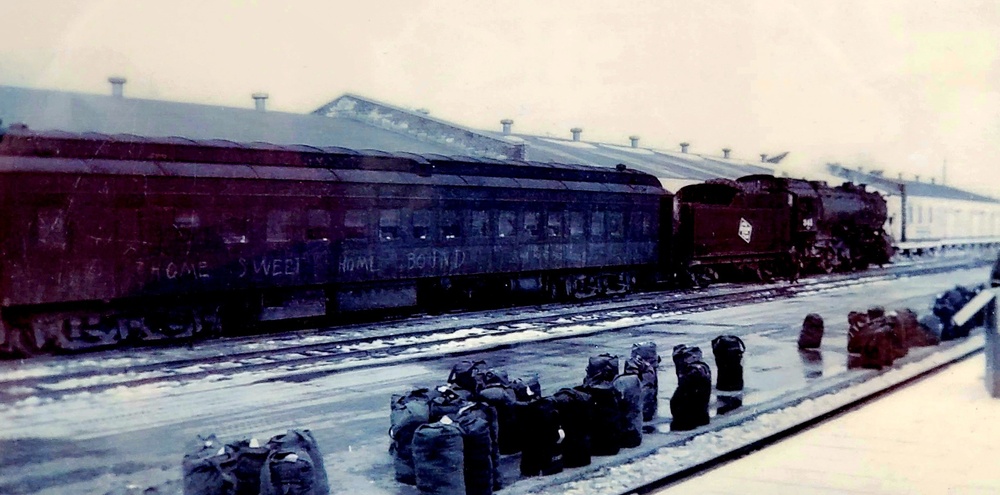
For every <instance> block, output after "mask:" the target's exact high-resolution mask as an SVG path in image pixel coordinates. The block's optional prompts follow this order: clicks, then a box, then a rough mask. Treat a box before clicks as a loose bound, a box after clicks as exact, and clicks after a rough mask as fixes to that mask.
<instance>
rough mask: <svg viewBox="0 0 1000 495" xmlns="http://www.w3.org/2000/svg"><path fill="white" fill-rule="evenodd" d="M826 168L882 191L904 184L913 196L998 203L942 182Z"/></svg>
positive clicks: (896, 188) (847, 178)
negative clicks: (936, 182) (893, 177)
mask: <svg viewBox="0 0 1000 495" xmlns="http://www.w3.org/2000/svg"><path fill="white" fill-rule="evenodd" d="M827 170H829V171H830V173H831V174H833V175H835V176H837V177H841V178H843V179H844V180H849V181H851V182H855V183H858V184H868V185H869V186H871V187H874V188H876V189H879V190H881V191H883V192H886V193H889V194H893V193H898V192H899V190H900V188H899V186H900V185H903V186H906V194H907V195H908V196H914V197H926V198H939V199H954V200H958V201H978V202H983V203H998V202H1000V200H997V199H996V198H991V197H988V196H983V195H980V194H976V193H971V192H969V191H963V190H961V189H957V188H954V187H951V186H948V185H944V184H935V183H933V182H930V183H928V182H920V181H915V180H906V179H902V178H898V179H892V178H888V177H884V176H882V174H879V173H874V174H873V173H870V172H864V171H862V170H856V169H850V168H847V167H844V166H842V165H839V164H835V163H831V164H828V165H827Z"/></svg>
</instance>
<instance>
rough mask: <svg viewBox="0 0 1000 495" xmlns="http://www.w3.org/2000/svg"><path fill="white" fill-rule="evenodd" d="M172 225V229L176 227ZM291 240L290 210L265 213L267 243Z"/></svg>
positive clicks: (175, 224)
mask: <svg viewBox="0 0 1000 495" xmlns="http://www.w3.org/2000/svg"><path fill="white" fill-rule="evenodd" d="M177 225H178V224H177V223H174V227H177ZM290 240H292V212H291V210H271V211H269V212H267V242H287V241H290Z"/></svg>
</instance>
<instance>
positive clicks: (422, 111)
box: [417, 108, 431, 115]
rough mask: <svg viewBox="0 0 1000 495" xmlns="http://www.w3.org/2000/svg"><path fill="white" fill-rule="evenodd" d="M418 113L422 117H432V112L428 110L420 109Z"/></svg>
mask: <svg viewBox="0 0 1000 495" xmlns="http://www.w3.org/2000/svg"><path fill="white" fill-rule="evenodd" d="M417 113H419V114H420V115H430V114H431V111H430V110H428V109H426V108H418V109H417Z"/></svg>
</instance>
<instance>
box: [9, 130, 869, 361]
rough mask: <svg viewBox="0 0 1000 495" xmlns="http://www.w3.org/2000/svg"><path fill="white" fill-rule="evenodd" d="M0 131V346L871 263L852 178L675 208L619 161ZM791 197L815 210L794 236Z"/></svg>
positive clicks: (795, 213) (700, 198) (737, 189)
mask: <svg viewBox="0 0 1000 495" xmlns="http://www.w3.org/2000/svg"><path fill="white" fill-rule="evenodd" d="M0 133H2V134H0V205H2V207H3V209H4V211H5V213H6V214H5V215H4V217H3V218H2V219H0V252H2V259H0V357H13V356H22V355H34V354H44V353H52V352H60V351H74V350H81V349H90V348H97V347H107V346H114V345H120V344H132V343H141V342H150V341H158V340H177V339H189V338H196V337H209V336H217V335H230V334H237V333H240V332H242V331H244V329H246V328H247V327H248V326H250V325H254V324H255V323H257V322H259V321H263V320H271V319H285V318H298V317H310V316H335V315H338V314H344V313H351V312H366V311H385V310H388V309H393V308H412V307H419V308H425V309H427V308H431V309H434V308H438V307H444V306H451V307H454V306H459V307H461V306H466V305H471V304H476V303H479V302H483V301H488V302H489V303H490V304H495V303H497V302H498V301H514V300H518V299H521V300H533V301H538V300H553V299H555V300H559V299H573V298H585V297H589V296H593V295H599V294H615V293H622V292H627V291H631V290H640V289H643V288H647V287H649V286H650V285H652V284H653V283H655V282H657V281H662V280H667V279H671V278H674V277H675V276H677V275H681V276H682V277H681V278H684V279H688V278H695V279H696V280H697V281H700V282H706V281H708V279H710V278H712V277H707V276H706V275H705V274H706V273H708V274H709V275H712V274H714V273H717V272H718V271H719V270H721V269H722V268H724V267H729V266H738V267H741V268H747V267H750V268H751V269H755V270H761V269H764V270H767V271H774V272H779V273H787V272H788V267H789V266H791V265H793V264H802V263H801V262H800V259H801V260H810V259H811V258H810V256H813V255H814V254H815V253H816V252H818V251H817V250H818V249H824V248H825V246H833V245H836V244H837V243H838V242H839V243H841V244H846V245H849V246H850V250H851V251H850V252H851V253H852V254H851V256H852V260H854V261H852V264H851V266H852V267H861V266H864V265H866V264H867V263H864V262H861V261H860V260H862V259H864V260H865V261H872V262H883V261H884V260H883V259H882V257H880V256H881V255H865V256H863V255H862V254H861V252H862V249H867V248H863V247H858V246H859V244H858V243H857V242H855V241H854V240H852V239H851V238H838V237H837V236H838V235H840V234H842V233H843V232H845V228H846V227H847V226H850V225H853V224H849V223H845V220H844V218H843V215H842V214H844V212H843V211H841V210H844V209H850V208H855V209H857V208H859V207H861V206H862V205H863V208H865V209H870V210H872V211H871V212H868V213H862V212H858V211H854V212H853V213H851V212H848V213H847V215H848V217H850V218H855V219H856V218H860V217H863V216H864V215H869V217H870V218H869V217H865V221H866V222H867V224H866V228H869V227H871V228H874V227H875V226H876V225H877V224H878V221H879V218H881V219H882V221H884V202H883V203H882V205H881V210H879V209H878V201H877V200H876V199H875V198H878V197H877V195H876V196H875V197H871V196H867V195H869V194H870V193H865V192H864V190H863V188H861V189H857V188H855V189H844V190H837V191H840V192H830V191H827V190H826V189H824V188H822V187H820V186H819V185H816V184H813V185H812V186H811V187H812V189H810V190H811V191H812V193H808V192H803V191H802V190H798V189H795V187H798V186H796V185H801V184H799V183H798V182H795V181H791V180H788V179H773V178H771V179H767V177H764V176H752V177H750V178H745V180H741V182H731V183H725V184H724V183H718V184H711V183H710V184H704V185H699V186H690V187H691V189H690V190H687V189H688V188H685V189H682V191H681V192H680V193H679V194H678V195H677V206H676V207H675V198H674V196H673V195H672V194H671V193H669V192H667V191H665V190H664V189H663V188H662V187H661V186H660V184H659V181H658V180H657V179H656V178H655V177H653V176H652V175H649V174H644V173H641V172H637V171H634V170H630V169H627V168H626V167H625V166H619V167H618V168H617V169H615V170H612V169H606V168H597V167H590V166H577V165H563V164H552V163H529V162H520V161H500V160H492V159H484V158H468V157H458V158H455V157H445V156H440V155H415V154H408V153H395V154H392V153H385V152H380V151H371V150H368V151H354V150H348V149H344V148H322V149H321V148H315V147H310V146H276V145H271V144H264V143H249V144H237V143H233V142H230V141H221V140H214V141H194V140H189V139H185V138H176V137H175V138H157V139H152V138H142V137H137V136H131V135H118V136H109V135H102V134H93V133H84V134H71V133H63V132H55V131H48V132H36V131H31V130H28V129H27V128H26V127H24V126H17V125H15V126H11V127H10V128H8V129H4V130H2V131H0ZM769 180H770V182H769ZM748 184H749V185H753V186H754V187H750V186H749V185H748ZM765 185H766V187H765ZM699 187H701V189H699ZM726 188H729V189H726ZM702 189H704V190H702ZM719 191H722V192H719ZM810 194H811V195H810ZM852 197H853V198H854V200H853V202H844V198H852ZM685 198H688V199H685ZM830 198H833V201H835V203H836V205H840V206H841V207H842V208H840V209H838V207H837V206H836V205H827V202H829V201H831V199H830ZM838 198H839V199H838ZM879 199H880V198H879ZM809 201H812V203H808V202H809ZM807 203H808V204H812V206H811V207H812V208H819V211H821V212H826V213H825V216H822V215H821V216H819V217H815V218H816V219H815V223H814V224H812V225H811V228H808V229H803V228H799V227H798V226H800V225H805V224H804V223H803V222H804V219H805V217H803V216H802V215H801V211H800V210H801V209H802V208H803V207H804V205H806V204H807ZM817 205H818V206H817ZM675 212H676V213H678V215H677V216H676V217H675V215H674V213H675ZM852 215H853V216H852ZM880 215H881V217H880ZM675 218H676V225H675ZM811 218H812V217H811ZM838 222H839V223H838ZM880 229H881V225H880V224H878V231H879V232H880V231H881V230H880ZM846 231H847V232H853V231H854V230H852V229H850V228H847V229H846ZM838 233H839V234H838ZM869 241H870V239H868V240H866V241H864V242H869ZM863 245H864V244H861V245H860V246H863ZM878 247H879V248H880V249H881V250H882V252H884V250H885V246H878ZM877 251H878V250H877V249H876V250H874V251H872V252H877ZM796 253H798V254H796ZM866 256H867V257H866ZM855 258H856V259H855ZM796 266H797V265H796ZM840 266H841V267H845V265H840ZM692 272H696V273H700V277H692ZM526 298H530V299H526Z"/></svg>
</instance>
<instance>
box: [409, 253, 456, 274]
mask: <svg viewBox="0 0 1000 495" xmlns="http://www.w3.org/2000/svg"><path fill="white" fill-rule="evenodd" d="M467 257H468V255H467V254H466V252H465V251H464V250H462V249H455V250H447V249H430V250H421V251H410V252H408V253H406V256H404V257H403V259H402V260H401V265H402V266H401V267H400V271H407V272H414V271H416V272H422V271H434V272H438V271H441V272H447V273H450V272H455V271H457V270H458V269H460V268H461V267H462V265H464V264H465V261H466V258H467Z"/></svg>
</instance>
